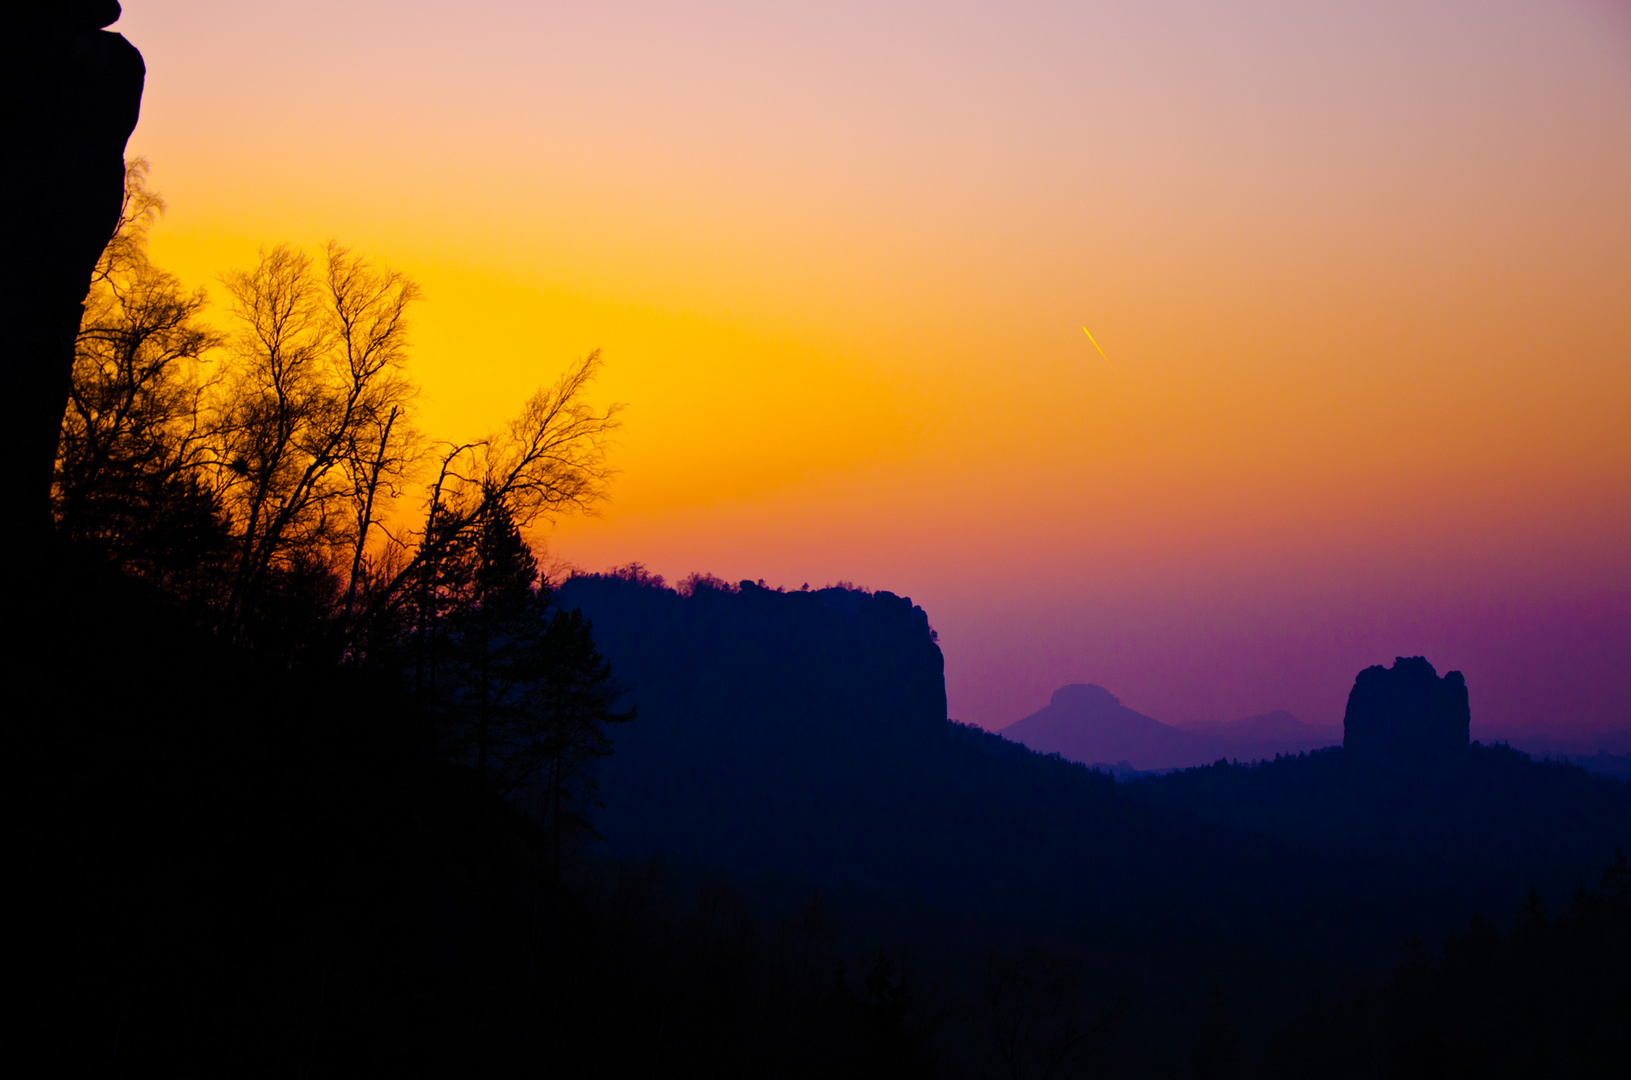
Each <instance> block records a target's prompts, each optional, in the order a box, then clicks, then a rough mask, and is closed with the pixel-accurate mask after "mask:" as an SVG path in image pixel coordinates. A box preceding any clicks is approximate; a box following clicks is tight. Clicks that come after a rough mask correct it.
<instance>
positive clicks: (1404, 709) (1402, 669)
mask: <svg viewBox="0 0 1631 1080" xmlns="http://www.w3.org/2000/svg"><path fill="white" fill-rule="evenodd" d="M1471 728H1472V710H1471V708H1470V707H1469V705H1468V702H1467V682H1466V680H1465V679H1463V678H1462V677H1461V672H1459V671H1452V672H1450V673H1448V674H1447V675H1445V676H1444V677H1443V678H1442V679H1441V678H1439V676H1438V672H1436V671H1434V670H1433V665H1432V664H1429V663H1428V662H1427V661H1426V659H1424V658H1423V657H1420V656H1412V657H1403V656H1401V657H1398V658H1396V659H1395V660H1394V662H1393V666H1392V667H1391V668H1384V667H1382V666H1381V665H1380V664H1377V665H1375V666H1373V667H1368V668H1366V669H1365V670H1364V671H1361V672H1360V673H1359V677H1358V678H1356V679H1355V680H1354V687H1353V690H1352V691H1350V692H1349V694H1348V710H1347V713H1346V714H1345V715H1344V717H1343V720H1342V732H1343V735H1342V746H1343V749H1344V750H1345V751H1346V752H1347V754H1348V756H1349V759H1350V760H1352V761H1354V762H1356V763H1361V764H1363V765H1366V766H1375V765H1393V766H1419V765H1431V764H1435V763H1442V762H1446V761H1450V760H1453V759H1455V758H1456V757H1457V756H1458V755H1460V754H1463V753H1465V751H1466V749H1467V746H1468V743H1469V742H1470V740H1471Z"/></svg>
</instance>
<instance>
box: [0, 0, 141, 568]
mask: <svg viewBox="0 0 1631 1080" xmlns="http://www.w3.org/2000/svg"><path fill="white" fill-rule="evenodd" d="M118 18H119V5H118V3H116V2H115V0H49V2H43V3H42V2H37V0H36V2H31V3H28V4H27V6H26V7H24V8H23V10H22V11H21V12H17V11H13V13H12V14H11V15H10V16H9V17H7V19H6V20H5V22H6V25H5V32H4V35H3V39H4V41H5V46H4V54H3V59H0V65H3V68H4V71H5V76H6V84H5V92H4V96H5V102H6V135H7V138H8V139H9V140H10V142H11V146H10V148H9V152H10V157H9V164H8V167H7V170H6V171H7V173H8V175H7V177H6V183H7V189H8V195H9V196H10V197H9V198H8V200H7V204H8V209H9V216H10V226H9V233H8V239H7V251H6V256H7V260H8V262H9V263H10V266H9V269H8V279H9V280H8V282H7V284H6V286H5V288H3V289H0V297H3V300H0V303H3V304H4V308H3V319H4V326H5V334H4V335H3V336H0V341H3V342H4V344H3V346H0V350H3V351H0V356H3V357H4V361H3V363H4V370H3V374H0V377H3V378H4V380H5V393H4V395H3V399H4V400H5V401H6V402H7V410H8V414H9V415H7V416H5V417H4V421H3V426H4V428H5V431H6V439H7V449H8V451H10V452H9V454H8V459H9V460H11V461H13V462H20V463H21V466H20V467H21V469H22V472H23V487H24V491H25V493H26V499H27V510H26V515H27V520H28V528H29V529H30V531H31V532H32V534H33V535H34V537H35V538H40V537H43V535H44V534H45V533H46V532H47V530H48V528H49V522H50V518H49V496H50V488H51V470H52V466H53V462H54V461H55V458H56V446H57V431H58V428H59V427H60V425H61V423H62V410H63V407H64V405H65V404H66V402H67V398H68V384H69V379H70V377H71V374H72V369H73V358H74V337H75V335H76V334H77V333H78V331H79V320H80V317H81V315H82V314H83V307H82V303H83V301H84V299H85V293H86V290H87V289H88V288H89V286H90V278H91V272H92V271H93V270H94V269H95V266H96V260H97V257H98V256H99V255H100V254H101V253H102V249H103V248H104V247H105V246H106V245H107V242H108V239H109V237H111V236H112V235H113V230H114V228H115V227H116V226H117V224H118V221H119V209H120V206H121V204H122V201H123V198H124V152H125V142H126V140H128V139H129V138H130V133H131V131H132V130H134V129H135V127H136V117H137V113H138V111H139V110H140V108H141V98H142V83H143V81H144V79H145V77H146V68H145V66H144V65H143V64H142V57H141V53H139V52H137V51H136V48H135V47H134V46H133V45H131V44H130V43H129V42H128V41H126V40H125V39H124V38H123V37H122V36H120V35H119V34H115V33H111V32H108V31H104V30H102V27H104V26H107V25H108V24H109V23H112V22H114V21H115V20H116V19H118Z"/></svg>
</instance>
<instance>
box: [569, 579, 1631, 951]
mask: <svg viewBox="0 0 1631 1080" xmlns="http://www.w3.org/2000/svg"><path fill="white" fill-rule="evenodd" d="M561 602H562V603H563V604H564V605H566V606H574V605H577V606H581V607H582V608H583V610H584V611H585V613H586V614H587V615H588V616H589V617H590V618H591V619H592V620H593V623H594V627H595V635H596V640H597V642H599V644H600V647H601V648H602V650H603V651H604V652H605V654H606V655H607V657H608V658H609V659H610V660H611V662H612V664H613V667H614V669H615V670H617V671H618V672H619V674H620V677H622V678H624V679H626V680H628V681H629V682H631V683H632V684H633V686H634V689H633V692H632V695H631V696H632V700H633V701H634V702H635V703H637V705H638V708H639V714H640V715H639V719H638V720H637V721H636V722H635V723H633V724H630V725H627V727H626V728H625V729H623V730H621V731H619V732H618V735H617V739H618V742H617V752H616V754H615V755H614V756H613V757H612V758H611V759H609V761H608V762H607V763H606V767H605V771H604V774H603V795H604V798H605V802H606V804H607V810H606V812H605V814H604V815H603V816H602V818H601V825H602V829H603V831H604V832H605V833H606V835H607V837H608V838H609V841H610V848H611V850H612V852H613V853H615V854H619V855H627V856H644V855H649V854H652V853H656V852H669V853H672V854H674V855H677V856H679V857H681V858H686V859H693V860H697V861H699V862H702V863H706V864H709V865H715V866H719V867H722V868H726V869H730V870H733V871H749V872H760V871H772V872H775V873H779V874H784V875H788V876H791V877H793V878H796V879H800V880H805V881H810V882H814V883H820V884H823V885H826V886H829V887H841V888H847V889H853V890H861V891H865V892H869V893H871V894H874V895H879V896H891V897H898V898H916V899H920V900H931V901H932V902H933V903H935V904H936V905H938V906H940V907H942V908H946V909H958V910H967V911H971V912H975V913H978V914H980V915H982V916H984V917H987V918H991V919H997V920H1001V921H1006V922H1010V923H1013V924H1017V925H1029V926H1034V927H1037V928H1047V929H1050V930H1051V931H1058V932H1065V933H1069V934H1073V935H1080V934H1087V935H1091V934H1094V933H1097V932H1099V930H1101V929H1103V928H1104V927H1108V926H1111V925H1115V926H1119V927H1121V928H1122V929H1123V930H1127V931H1140V930H1141V931H1148V932H1149V933H1150V934H1152V935H1160V936H1172V935H1192V934H1202V935H1205V934H1213V933H1219V934H1226V935H1227V936H1229V937H1231V938H1234V939H1240V940H1255V941H1257V942H1259V943H1260V944H1261V945H1262V946H1263V947H1264V948H1271V949H1276V950H1301V949H1305V948H1306V949H1312V950H1314V951H1315V952H1319V953H1322V954H1324V955H1326V956H1328V957H1335V956H1338V955H1342V956H1347V957H1349V958H1364V957H1371V958H1372V959H1376V960H1378V961H1382V962H1385V961H1390V960H1391V959H1392V958H1393V955H1394V950H1396V948H1397V946H1398V943H1399V942H1401V941H1402V940H1403V939H1404V937H1405V935H1406V934H1407V933H1409V932H1412V931H1416V932H1423V933H1437V932H1438V928H1439V927H1440V926H1445V925H1449V923H1450V922H1454V921H1458V920H1462V919H1464V918H1465V917H1466V916H1467V915H1468V914H1469V913H1470V912H1471V911H1473V910H1475V909H1479V908H1482V909H1483V910H1486V911H1498V910H1507V909H1510V908H1511V907H1512V906H1514V905H1515V904H1516V902H1517V900H1518V899H1521V897H1522V895H1523V894H1524V892H1526V891H1527V890H1528V889H1529V888H1530V887H1532V886H1536V885H1539V886H1542V887H1544V888H1567V887H1568V885H1571V884H1572V883H1573V881H1574V880H1575V879H1576V878H1578V877H1581V876H1585V875H1590V874H1594V873H1595V872H1596V871H1597V869H1599V868H1600V867H1601V866H1602V865H1604V863H1605V862H1606V861H1607V859H1608V858H1610V857H1611V856H1612V850H1613V848H1612V843H1613V842H1615V839H1614V838H1615V837H1617V836H1621V835H1622V834H1623V831H1624V830H1623V821H1624V817H1623V813H1622V812H1621V810H1620V809H1619V808H1620V807H1621V806H1622V803H1621V802H1620V801H1618V800H1619V799H1620V796H1618V795H1616V794H1615V792H1618V791H1620V790H1621V787H1623V785H1622V786H1621V787H1615V788H1603V789H1600V792H1599V794H1597V795H1590V796H1589V797H1586V798H1583V799H1573V798H1572V797H1570V796H1568V795H1567V790H1569V785H1570V784H1572V783H1574V782H1575V780H1577V779H1578V780H1584V779H1585V777H1584V774H1583V773H1580V772H1579V771H1578V770H1572V771H1570V772H1569V773H1567V774H1564V773H1557V774H1556V775H1557V776H1559V777H1563V778H1564V779H1563V781H1562V786H1558V785H1557V784H1553V783H1551V782H1550V781H1546V782H1540V783H1538V786H1534V787H1533V790H1532V791H1531V790H1530V787H1529V786H1528V785H1530V781H1531V780H1536V781H1539V780H1542V779H1544V777H1549V776H1552V775H1553V774H1552V773H1544V774H1542V773H1540V772H1533V773H1531V772H1521V773H1513V772H1511V770H1509V769H1506V767H1505V766H1503V765H1501V764H1500V763H1499V762H1495V764H1493V765H1489V767H1485V764H1487V763H1486V759H1485V758H1477V759H1476V760H1475V761H1473V762H1472V764H1470V765H1469V766H1468V768H1470V769H1472V774H1470V775H1472V776H1474V777H1475V778H1476V779H1473V780H1468V781H1467V784H1471V785H1472V786H1471V787H1468V786H1467V784H1462V783H1460V782H1457V783H1456V784H1453V785H1451V786H1450V787H1448V788H1445V789H1444V790H1445V791H1446V792H1449V793H1450V794H1447V795H1446V798H1449V799H1450V801H1451V803H1452V804H1453V805H1454V806H1456V807H1458V808H1459V809H1458V810H1456V811H1455V813H1453V814H1452V813H1449V812H1448V811H1443V812H1441V809H1442V808H1438V807H1437V806H1436V804H1428V803H1398V802H1397V801H1396V799H1395V796H1394V794H1393V793H1392V789H1390V788H1388V787H1387V786H1386V785H1385V784H1383V785H1381V786H1378V785H1377V784H1376V783H1371V782H1369V781H1366V782H1365V783H1360V784H1358V786H1357V787H1356V786H1355V785H1353V784H1345V783H1336V784H1330V783H1325V781H1324V779H1323V778H1322V777H1320V776H1316V775H1315V773H1317V772H1318V771H1319V770H1320V769H1322V768H1325V767H1326V763H1328V762H1331V761H1335V760H1339V759H1340V752H1338V753H1337V754H1336V756H1335V757H1332V756H1331V755H1330V754H1329V753H1322V754H1316V755H1309V756H1307V757H1305V758H1300V759H1297V760H1298V761H1300V762H1303V763H1304V764H1301V765H1292V764H1284V763H1279V764H1274V765H1270V766H1265V767H1264V768H1262V769H1258V770H1247V769H1238V770H1237V769H1229V770H1198V771H1196V772H1192V773H1186V774H1180V775H1179V776H1176V777H1173V778H1171V780H1170V784H1169V786H1164V787H1163V786H1159V783H1160V782H1157V784H1156V785H1153V786H1139V785H1132V786H1129V787H1127V788H1126V789H1122V788H1118V787H1117V786H1116V785H1115V784H1113V783H1112V782H1111V781H1110V779H1109V778H1108V777H1106V776H1104V775H1101V774H1098V773H1094V772H1091V771H1089V770H1087V769H1085V768H1082V767H1080V766H1076V765H1072V764H1070V763H1068V762H1064V761H1062V760H1059V759H1057V758H1049V757H1044V756H1042V755H1037V754H1033V753H1030V752H1028V751H1026V750H1024V748H1022V747H1019V746H1017V745H1016V744H1014V743H1011V742H1008V741H1006V740H1003V739H1000V738H998V737H996V736H988V735H983V734H979V733H975V732H972V731H969V730H968V729H964V728H961V727H958V726H956V725H950V724H947V723H945V722H944V698H943V696H942V694H943V691H942V690H941V683H940V670H941V659H940V654H939V649H938V647H937V646H936V645H935V643H934V640H933V637H932V634H931V631H930V629H929V626H928V623H927V619H926V617H925V616H924V614H923V613H922V611H921V610H919V609H917V608H914V607H913V606H912V605H911V603H910V602H909V601H907V600H904V599H901V598H899V597H896V596H893V595H891V594H888V593H878V594H865V593H858V592H853V591H848V590H838V589H831V590H822V591H820V592H800V593H783V592H779V591H773V590H768V589H764V588H762V587H757V586H754V585H751V584H747V583H744V585H743V586H742V587H741V588H740V589H739V590H725V589H710V588H699V589H697V590H696V591H695V593H694V595H691V596H682V595H680V594H678V593H676V592H674V591H672V590H668V589H665V588H661V587H659V586H657V585H654V584H651V583H641V582H639V581H633V580H626V579H623V578H619V577H615V576H609V577H602V576H591V577H581V578H577V579H574V580H572V581H569V582H567V583H566V584H565V585H564V586H563V587H562V590H561ZM1490 760H1492V761H1493V760H1494V759H1490ZM1503 760H1504V759H1503ZM1214 774H1215V775H1218V776H1226V777H1228V778H1229V779H1230V782H1231V783H1237V784H1238V785H1239V786H1240V790H1238V791H1237V790H1234V789H1225V788H1219V787H1212V786H1207V785H1205V784H1203V783H1200V782H1199V781H1197V780H1196V779H1194V778H1195V777H1208V776H1213V775H1214ZM1282 776H1287V777H1291V776H1294V777H1297V778H1299V779H1297V780H1296V781H1295V783H1293V784H1292V787H1294V788H1297V790H1298V791H1302V792H1303V794H1295V793H1292V794H1288V795H1287V797H1286V798H1285V799H1282V800H1280V801H1278V802H1276V801H1275V800H1274V799H1273V798H1270V797H1269V796H1268V795H1267V794H1266V792H1268V791H1269V790H1271V789H1273V787H1274V785H1275V784H1276V783H1278V782H1279V780H1278V778H1280V777H1282ZM1445 778H1446V779H1453V778H1452V777H1448V776H1446V777H1445ZM1356 783H1357V782H1356ZM1604 783H1606V782H1604ZM1185 785H1191V786H1195V787H1196V788H1197V790H1201V789H1204V792H1205V793H1216V794H1217V800H1218V801H1219V803H1220V806H1219V807H1217V808H1215V809H1210V810H1209V809H1206V808H1205V806H1203V805H1201V804H1204V803H1205V800H1206V799H1207V798H1210V797H1211V795H1210V794H1202V795H1197V797H1196V799H1198V800H1199V803H1197V802H1196V801H1195V800H1189V799H1185V798H1179V797H1177V796H1175V795H1169V794H1168V793H1171V792H1178V791H1187V790H1189V788H1188V787H1185ZM1298 785H1302V786H1301V787H1298ZM1321 785H1323V788H1322V790H1318V791H1316V790H1314V789H1315V788H1320V787H1321ZM1429 786H1431V785H1429ZM1592 790H1593V791H1599V789H1595V788H1593V789H1592ZM1288 791H1289V789H1288ZM1457 792H1459V793H1463V794H1464V795H1465V797H1464V798H1463V797H1462V795H1456V794H1454V793H1457ZM1468 792H1472V793H1473V794H1466V793H1468ZM1477 792H1482V794H1477ZM1264 800H1267V802H1265V803H1264V805H1268V806H1273V807H1276V808H1277V809H1274V810H1273V811H1272V813H1276V814H1280V815H1282V816H1284V817H1285V818H1286V819H1287V820H1288V824H1287V825H1286V826H1285V827H1283V828H1277V827H1270V826H1269V825H1268V824H1266V823H1265V822H1264V821H1263V820H1260V815H1258V816H1254V814H1255V813H1256V812H1255V811H1253V812H1247V811H1246V810H1239V809H1238V808H1241V807H1251V806H1255V805H1257V804H1258V803H1260V802H1264ZM1299 800H1301V801H1299ZM1457 800H1459V801H1457ZM1497 804H1500V805H1497ZM1333 807H1336V808H1333ZM1269 812H1270V811H1264V813H1269ZM1423 814H1438V815H1439V816H1438V817H1437V818H1436V819H1434V820H1423V819H1422V817H1421V815H1423ZM1523 814H1527V815H1528V816H1529V820H1528V822H1527V823H1524V822H1520V821H1519V820H1518V818H1519V817H1521V816H1522V815H1523ZM1356 821H1358V822H1362V824H1358V825H1354V824H1353V823H1354V822H1356ZM1344 822H1346V823H1348V824H1347V825H1343V824H1341V823H1344ZM1390 822H1391V824H1389V823H1390ZM1297 827H1301V828H1303V829H1304V830H1305V831H1304V832H1303V833H1298V832H1297V831H1296V828H1297ZM1490 830H1493V831H1494V832H1496V833H1497V835H1496V836H1495V837H1494V838H1493V839H1479V838H1478V837H1479V834H1480V832H1481V831H1490ZM1563 832H1566V833H1570V834H1571V835H1573V836H1576V837H1579V838H1580V839H1579V842H1578V843H1575V842H1573V841H1568V842H1564V843H1561V844H1554V845H1552V846H1551V847H1550V848H1548V846H1547V841H1546V840H1545V839H1544V838H1545V837H1556V836H1557V835H1558V834H1559V833H1563ZM1508 833H1510V835H1508ZM1401 836H1407V837H1409V838H1411V842H1410V843H1400V842H1396V841H1397V839H1398V838H1399V837H1401ZM1520 836H1523V837H1528V839H1523V840H1521V842H1520V841H1519V839H1518V838H1519V837H1520ZM1377 837H1379V838H1380V839H1376V838H1377ZM1389 837H1391V838H1393V839H1388V838H1389ZM1605 845H1607V846H1606V847H1605ZM1565 879H1566V880H1565Z"/></svg>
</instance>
